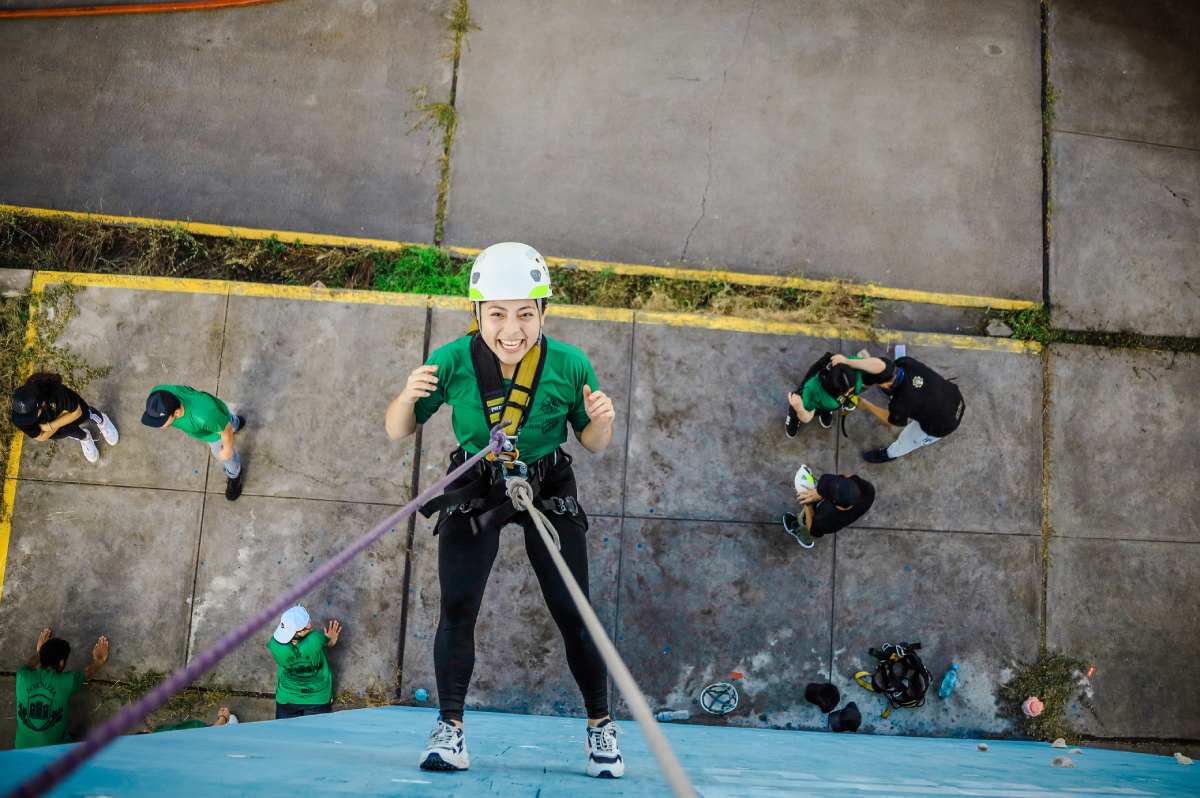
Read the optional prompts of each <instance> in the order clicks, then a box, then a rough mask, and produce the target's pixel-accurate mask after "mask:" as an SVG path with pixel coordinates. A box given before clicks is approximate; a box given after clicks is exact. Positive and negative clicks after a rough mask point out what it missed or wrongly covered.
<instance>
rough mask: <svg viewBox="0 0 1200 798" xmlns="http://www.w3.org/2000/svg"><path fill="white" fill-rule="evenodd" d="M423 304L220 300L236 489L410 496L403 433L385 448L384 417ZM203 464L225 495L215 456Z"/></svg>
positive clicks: (373, 498) (224, 392)
mask: <svg viewBox="0 0 1200 798" xmlns="http://www.w3.org/2000/svg"><path fill="white" fill-rule="evenodd" d="M426 312H427V311H426V309H425V308H423V307H392V306H385V305H361V304H343V303H337V302H311V301H303V300H296V301H289V300H280V299H261V298H252V297H230V300H229V315H228V317H227V319H226V324H225V331H226V332H225V348H224V352H223V354H222V358H221V379H220V393H221V396H222V397H223V398H224V399H226V401H229V402H236V403H237V405H238V406H237V412H239V413H244V414H245V416H246V418H247V419H248V422H247V423H248V426H247V429H246V430H245V432H244V433H239V434H238V446H239V448H240V449H241V454H242V456H243V458H244V463H245V467H246V488H245V490H246V493H248V494H257V495H267V496H294V497H298V498H312V499H335V500H339V501H350V502H377V503H384V504H397V505H399V504H403V503H404V502H406V501H408V500H409V499H410V498H411V497H412V494H411V486H412V452H413V446H412V440H411V439H410V440H408V441H405V442H404V443H402V444H400V445H397V446H388V445H387V444H386V439H385V438H384V436H383V434H382V431H383V415H384V411H385V410H386V408H387V405H388V402H390V401H391V400H392V398H393V396H394V395H395V394H396V393H397V392H398V391H399V390H400V388H401V387H403V385H404V379H405V377H407V375H408V372H409V371H410V370H411V369H412V368H413V366H412V364H414V363H418V362H419V361H420V360H421V353H422V347H423V346H424V343H425V317H426ZM351 353H353V354H351ZM364 357H366V358H368V359H369V362H370V365H369V367H366V368H364V364H365V363H366V361H365V360H364ZM209 468H210V472H209V479H208V489H209V490H210V491H224V489H225V479H224V475H223V472H222V470H221V466H220V463H218V462H217V461H216V460H215V459H210V463H209Z"/></svg>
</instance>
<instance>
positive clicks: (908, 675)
mask: <svg viewBox="0 0 1200 798" xmlns="http://www.w3.org/2000/svg"><path fill="white" fill-rule="evenodd" d="M920 648H921V644H920V643H897V644H894V645H893V644H892V643H884V644H883V647H882V648H872V649H871V650H870V652H869V653H870V655H871V656H872V657H874V658H875V660H876V663H875V672H874V673H871V672H869V671H859V672H858V673H856V674H854V681H856V682H858V683H859V685H860V686H862V687H864V688H865V689H867V690H870V691H871V692H873V693H881V694H882V695H883V696H884V697H886V698H887V700H888V707H887V709H885V710H884V711H883V714H882V715H881V717H883V718H887V717H888V716H889V715H891V714H892V710H893V709H900V708H904V709H916V708H917V707H920V706H924V705H925V693H926V692H927V691H928V690H929V685H930V683H932V681H933V677H932V676H930V674H929V669H928V668H926V667H925V663H924V662H922V661H921V658H920V657H919V656H918V655H917V651H918V650H919V649H920Z"/></svg>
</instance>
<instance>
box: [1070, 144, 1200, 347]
mask: <svg viewBox="0 0 1200 798" xmlns="http://www.w3.org/2000/svg"><path fill="white" fill-rule="evenodd" d="M1054 153H1055V158H1054V216H1053V225H1054V234H1053V238H1052V239H1051V252H1050V268H1051V272H1050V291H1051V299H1052V300H1053V303H1054V323H1055V326H1058V327H1067V328H1073V329H1096V330H1108V331H1120V330H1130V331H1133V332H1139V333H1145V334H1149V335H1186V336H1197V335H1200V275H1198V274H1197V271H1196V263H1197V262H1200V152H1196V151H1189V150H1180V149H1172V148H1167V147H1153V146H1149V145H1143V144H1132V143H1129V142H1123V141H1112V140H1109V139H1102V138H1096V137H1093V136H1076V135H1070V134H1058V135H1056V136H1055V138H1054Z"/></svg>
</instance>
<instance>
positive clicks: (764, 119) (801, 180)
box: [0, 0, 1041, 299]
mask: <svg viewBox="0 0 1200 798" xmlns="http://www.w3.org/2000/svg"><path fill="white" fill-rule="evenodd" d="M450 6H451V2H450V0H379V1H378V2H376V1H375V0H337V1H336V2H321V1H320V0H287V2H282V3H278V4H272V5H269V6H264V7H259V8H248V9H241V10H238V11H229V12H214V13H205V14H190V15H173V16H163V15H158V16H149V17H121V18H117V19H107V20H105V19H99V20H97V19H91V20H67V21H52V22H46V21H22V22H12V23H7V24H5V25H4V26H0V53H3V55H0V65H3V66H4V67H5V71H6V72H7V73H8V74H11V75H14V76H15V77H16V78H17V79H16V80H14V81H13V87H12V91H10V92H7V93H6V94H5V96H4V98H2V99H0V120H3V121H0V136H3V138H4V139H5V140H6V141H9V142H10V143H11V146H10V147H9V148H8V149H7V150H6V157H5V158H4V159H3V160H2V161H0V200H2V201H4V202H8V203H16V204H23V205H33V206H44V207H55V208H65V209H71V210H102V211H106V212H110V213H132V214H136V215H143V216H157V217H166V218H191V219H195V220H200V221H211V222H217V223H226V224H238V225H248V226H263V227H273V228H280V229H293V230H294V229H302V230H313V231H319V232H330V233H353V234H365V235H369V236H376V237H389V238H402V239H406V240H417V241H429V240H431V239H432V237H433V225H434V212H435V205H436V193H437V182H438V179H439V167H438V164H437V156H438V154H439V145H440V141H437V140H435V141H433V142H430V141H429V140H428V135H427V134H426V133H425V132H416V133H409V132H408V131H409V128H410V127H411V126H412V124H413V123H414V122H415V121H416V117H415V116H414V115H413V111H414V109H415V108H416V102H415V100H414V99H413V97H412V96H411V95H410V90H412V89H416V88H418V87H422V86H425V87H428V89H429V98H430V99H431V100H434V101H444V100H446V99H447V98H448V95H449V87H450V83H451V65H450V63H449V62H447V61H446V60H445V59H444V58H443V57H442V55H443V52H444V50H445V49H446V45H445V33H446V22H445V20H444V19H443V16H444V14H445V13H446V12H447V11H448V9H449V7H450ZM471 12H472V15H473V16H474V18H475V19H476V21H477V23H478V27H477V28H476V29H474V30H472V31H471V32H470V34H469V36H468V38H467V46H466V49H465V50H464V53H463V57H462V63H461V68H460V70H459V73H458V81H457V96H456V107H457V109H458V114H459V124H458V133H457V138H456V141H455V145H454V152H453V158H452V175H451V180H450V202H449V211H448V215H447V219H446V225H447V227H446V230H447V240H448V242H449V243H454V244H460V245H465V246H480V245H486V244H488V243H490V242H492V241H493V240H494V239H497V238H501V239H513V238H517V239H519V238H521V237H522V236H524V237H526V238H529V239H534V240H536V242H537V243H538V245H539V246H540V247H541V248H542V249H543V250H544V251H545V252H548V253H551V254H555V255H561V256H566V257H581V258H582V257H586V258H601V259H608V260H629V261H636V262H654V263H677V262H686V263H688V264H689V265H708V264H712V265H720V266H727V267H731V268H735V269H742V270H750V271H765V272H780V273H788V274H793V273H799V274H808V275H813V276H836V277H842V278H852V279H859V280H873V281H877V282H880V283H883V284H886V285H896V286H903V287H912V288H923V289H928V290H934V291H955V292H965V293H977V294H988V295H994V296H1006V297H1019V298H1027V299H1036V298H1038V297H1040V292H1041V250H1040V247H1039V244H1038V235H1037V230H1038V225H1039V219H1040V206H1039V201H1038V197H1039V186H1040V180H1041V178H1040V169H1039V160H1040V146H1039V141H1040V131H1039V124H1038V86H1039V79H1038V75H1039V60H1038V48H1037V30H1038V11H1037V5H1036V3H1034V2H1031V1H1029V0H1004V2H1002V3H993V4H989V5H988V7H987V8H983V7H981V6H979V4H977V3H971V2H967V1H966V0H956V2H954V3H951V4H946V3H943V2H921V3H918V4H915V5H913V6H911V7H909V8H907V9H906V10H905V12H904V13H903V14H898V15H890V14H879V13H877V12H876V11H875V10H873V9H872V8H870V7H869V6H861V7H859V6H847V5H846V4H844V3H840V2H834V1H833V0H819V1H818V2H812V3H807V4H805V5H804V6H803V7H800V6H796V5H795V4H793V3H788V2H780V1H779V0H771V1H770V2H760V0H753V1H752V0H737V1H736V2H706V3H688V2H675V3H667V4H664V3H662V2H658V1H657V0H637V2H632V3H623V4H613V3H601V4H594V3H585V2H578V1H575V2H570V3H566V4H561V3H560V4H555V5H554V6H553V7H552V8H549V7H545V4H543V3H537V2H526V1H524V0H523V1H522V2H498V0H475V2H472V3H471ZM514 41H524V42H533V43H536V46H529V47H521V48H516V49H514V48H513V47H512V42H514ZM498 65H502V67H500V66H498ZM64 75H70V76H71V78H70V80H64V79H62V76H64ZM514 197H519V198H520V200H519V201H514V199H513V198H514Z"/></svg>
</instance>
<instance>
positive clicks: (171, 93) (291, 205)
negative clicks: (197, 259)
mask: <svg viewBox="0 0 1200 798" xmlns="http://www.w3.org/2000/svg"><path fill="white" fill-rule="evenodd" d="M449 6H450V3H449V2H447V1H446V0H431V1H430V2H426V1H425V0H393V1H392V2H362V1H361V0H334V2H328V1H327V0H300V1H299V2H288V3H275V4H271V5H267V6H262V7H254V8H246V9H235V10H224V11H212V12H206V13H203V14H155V15H148V16H119V17H115V18H84V19H71V20H57V21H43V20H27V21H15V22H9V23H7V24H5V25H4V27H3V29H2V30H0V53H3V54H4V55H3V56H0V65H2V66H3V69H4V72H5V73H6V74H7V75H9V76H10V77H11V79H12V80H11V83H12V86H11V90H10V91H7V92H5V94H4V98H3V99H2V100H0V139H3V140H4V141H5V142H7V146H6V150H5V157H4V158H3V159H2V160H0V194H2V195H3V198H4V201H5V202H10V203H16V204H22V205H34V206H43V207H48V208H64V209H68V210H90V211H103V212H107V213H118V214H134V215H139V216H155V217H162V218H169V219H196V220H199V221H208V222H215V223H223V224H237V225H247V226H255V227H268V228H279V229H287V230H313V231H320V232H329V233H343V234H351V235H353V234H358V235H368V236H374V237H386V238H400V239H405V240H416V241H428V240H431V239H432V236H433V223H434V213H435V204H436V197H437V184H438V179H439V169H438V165H437V159H438V156H439V155H440V153H441V138H440V135H439V136H435V137H430V136H428V135H427V134H426V133H424V132H417V133H412V134H410V133H409V132H408V131H409V128H410V127H411V126H412V124H413V123H414V122H415V121H416V118H415V116H413V115H412V114H410V112H412V111H413V110H414V109H415V107H416V103H415V101H414V98H413V96H412V94H411V92H412V90H413V89H416V88H418V87H421V86H427V87H428V89H429V97H430V100H431V101H444V100H445V99H446V97H447V96H448V94H449V87H450V80H451V71H452V70H451V64H450V63H449V62H448V61H446V60H445V59H443V58H441V53H442V51H443V50H444V48H445V38H446V21H445V19H444V17H443V15H444V14H445V13H446V12H447V10H448V9H449ZM67 76H69V78H68V77H67Z"/></svg>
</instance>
